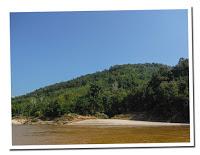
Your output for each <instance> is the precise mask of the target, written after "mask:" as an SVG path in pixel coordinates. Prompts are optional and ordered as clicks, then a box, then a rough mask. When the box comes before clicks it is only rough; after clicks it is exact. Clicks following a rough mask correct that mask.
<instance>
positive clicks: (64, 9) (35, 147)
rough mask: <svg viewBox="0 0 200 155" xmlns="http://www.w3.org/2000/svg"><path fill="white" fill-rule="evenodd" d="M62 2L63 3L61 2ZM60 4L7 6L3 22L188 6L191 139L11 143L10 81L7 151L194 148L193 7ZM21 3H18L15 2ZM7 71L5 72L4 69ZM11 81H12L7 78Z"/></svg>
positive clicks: (7, 96)
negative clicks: (32, 15)
mask: <svg viewBox="0 0 200 155" xmlns="http://www.w3.org/2000/svg"><path fill="white" fill-rule="evenodd" d="M63 3H64V2H63ZM58 4H59V5H54V6H53V5H50V7H49V6H44V5H42V6H39V7H37V5H33V6H27V5H25V6H18V7H16V5H8V8H5V9H6V12H7V13H6V14H5V17H6V22H7V24H6V25H7V26H8V25H10V13H13V12H67V11H120V10H174V9H187V11H188V55H189V91H190V92H189V93H190V95H189V96H190V97H189V100H190V103H189V104H190V142H188V143H134V144H130V143H129V144H76V145H17V146H13V145H12V129H11V93H10V92H11V91H10V89H11V84H8V83H5V84H7V86H8V85H9V87H10V88H8V90H7V89H6V92H5V93H6V95H5V98H7V99H6V101H7V103H8V105H7V106H6V108H7V109H6V112H7V114H6V115H5V116H6V120H8V122H7V123H6V125H9V127H8V128H7V129H8V131H10V135H9V146H10V150H38V149H39V150H46V149H48V150H52V149H53V150H56V149H89V148H90V149H98V148H112V149H114V148H144V147H148V148H157V147H161V148H162V147H172V148H173V147H194V146H195V121H194V57H193V55H194V53H193V27H192V26H193V25H192V21H193V14H192V12H193V9H192V8H191V7H190V5H188V3H175V5H174V3H159V4H158V5H154V4H155V3H153V4H151V5H148V4H142V3H140V4H138V5H135V3H133V4H132V3H131V4H132V5H130V3H117V4H116V5H114V6H112V5H108V6H105V5H99V4H98V3H96V4H94V3H92V5H88V4H89V3H88V4H86V5H83V6H80V5H78V4H75V3H73V4H70V5H67V6H64V5H63V4H62V3H58ZM121 4H122V5H121ZM18 5H20V4H18ZM8 29H10V27H9V28H8V27H7V28H6V31H5V33H6V34H5V35H6V39H5V44H4V45H3V46H5V48H4V49H5V50H6V52H5V58H6V59H7V61H6V62H4V63H5V64H6V68H9V69H8V72H10V73H9V74H8V81H9V80H10V79H11V70H10V68H11V67H10V63H11V62H10V31H7V30H8ZM6 73H7V72H6ZM10 81H11V80H10Z"/></svg>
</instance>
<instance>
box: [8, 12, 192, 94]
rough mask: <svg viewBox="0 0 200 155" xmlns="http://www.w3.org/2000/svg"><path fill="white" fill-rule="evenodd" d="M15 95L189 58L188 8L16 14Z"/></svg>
mask: <svg viewBox="0 0 200 155" xmlns="http://www.w3.org/2000/svg"><path fill="white" fill-rule="evenodd" d="M10 17H11V75H12V96H17V95H22V94H26V93H28V92H31V91H33V90H35V89H38V88H40V87H43V86H47V85H49V84H53V83H56V82H60V81H66V80H70V79H72V78H75V77H78V76H80V75H84V74H88V73H93V72H96V71H101V70H103V69H108V68H109V67H110V66H112V65H116V64H127V63H131V64H134V63H146V62H149V63H151V62H156V63H164V64H168V65H175V64H177V62H178V60H179V58H180V57H184V58H186V57H188V40H187V39H188V34H187V33H188V32H187V29H188V25H187V24H188V23H187V10H160V11H159V10H157V11H155V10H154V11H150V10H149V11H147V10H146V11H110V12H109V11H107V12H105V11H103V12H54V13H47V12H46V13H11V15H10Z"/></svg>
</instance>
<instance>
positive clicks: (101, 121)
mask: <svg viewBox="0 0 200 155" xmlns="http://www.w3.org/2000/svg"><path fill="white" fill-rule="evenodd" d="M12 124H15V125H20V124H54V125H57V124H62V125H104V126H106V125H107V126H115V125H116V126H123V125H124V126H126V125H128V126H181V125H189V124H186V123H168V122H149V121H136V120H121V119H86V120H77V121H63V122H56V121H41V120H40V121H37V122H30V121H28V120H26V119H13V120H12Z"/></svg>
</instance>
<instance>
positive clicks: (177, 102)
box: [12, 58, 189, 123]
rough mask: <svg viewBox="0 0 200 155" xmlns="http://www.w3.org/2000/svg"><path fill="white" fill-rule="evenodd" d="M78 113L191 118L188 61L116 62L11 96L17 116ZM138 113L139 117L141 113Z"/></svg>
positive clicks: (52, 116) (50, 116)
mask: <svg viewBox="0 0 200 155" xmlns="http://www.w3.org/2000/svg"><path fill="white" fill-rule="evenodd" d="M70 113H75V114H78V115H85V116H86V115H90V116H95V117H97V118H99V117H100V118H111V117H114V116H115V115H119V114H134V115H135V114H138V115H136V116H135V117H134V119H139V120H149V121H167V122H187V123H188V122H189V65H188V59H184V58H180V59H179V61H178V64H177V65H175V66H167V65H163V64H157V63H145V64H125V65H115V66H112V67H110V68H109V69H108V70H104V71H101V72H96V73H93V74H88V75H85V76H81V77H78V78H75V79H73V80H70V81H66V82H60V83H56V84H54V85H50V86H47V87H44V88H40V89H38V90H35V91H33V92H31V93H28V94H26V95H22V96H17V97H12V116H13V117H20V116H23V117H32V118H40V119H44V120H45V119H47V118H48V119H55V118H57V117H62V116H64V115H67V114H70ZM137 116H138V117H137Z"/></svg>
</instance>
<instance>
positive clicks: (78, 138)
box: [12, 125, 190, 145]
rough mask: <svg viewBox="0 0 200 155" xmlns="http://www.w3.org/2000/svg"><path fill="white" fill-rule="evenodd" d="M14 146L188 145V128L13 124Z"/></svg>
mask: <svg viewBox="0 0 200 155" xmlns="http://www.w3.org/2000/svg"><path fill="white" fill-rule="evenodd" d="M12 133H13V135H12V140H13V141H12V142H13V145H45V144H48V145H54V144H113V143H162V142H189V141H190V139H189V137H190V133H189V126H165V127H133V126H70V125H65V126H62V125H60V126H59V125H12Z"/></svg>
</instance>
